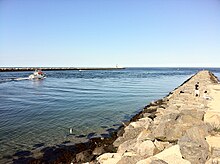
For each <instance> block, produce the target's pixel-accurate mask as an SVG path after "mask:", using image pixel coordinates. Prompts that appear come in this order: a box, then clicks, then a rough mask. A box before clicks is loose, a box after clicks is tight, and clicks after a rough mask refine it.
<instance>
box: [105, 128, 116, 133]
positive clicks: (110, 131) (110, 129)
mask: <svg viewBox="0 0 220 164" xmlns="http://www.w3.org/2000/svg"><path fill="white" fill-rule="evenodd" d="M106 131H107V132H109V133H112V132H115V131H116V129H114V128H109V129H107V130H106Z"/></svg>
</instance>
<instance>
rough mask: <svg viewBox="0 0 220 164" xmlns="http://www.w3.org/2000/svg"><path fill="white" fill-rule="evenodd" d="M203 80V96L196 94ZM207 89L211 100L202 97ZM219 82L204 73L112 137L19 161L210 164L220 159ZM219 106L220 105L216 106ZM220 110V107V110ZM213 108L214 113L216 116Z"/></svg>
mask: <svg viewBox="0 0 220 164" xmlns="http://www.w3.org/2000/svg"><path fill="white" fill-rule="evenodd" d="M197 82H199V91H200V96H199V97H196V96H195V94H194V89H195V84H196V83H197ZM204 91H207V93H208V96H210V97H209V98H204V97H203V95H202V93H203V92H204ZM219 97H220V84H219V81H218V79H217V77H216V76H215V75H214V74H213V73H211V72H209V71H206V70H205V71H200V72H198V73H196V74H195V75H193V76H192V77H190V78H189V79H188V80H186V81H185V82H184V83H183V84H182V85H180V86H179V87H177V88H176V89H174V90H173V91H172V92H170V93H169V94H168V95H167V96H166V97H164V98H162V99H159V100H157V101H154V102H151V103H150V104H149V105H147V106H145V107H144V108H143V110H142V111H140V112H139V113H138V114H136V115H135V116H134V117H133V118H131V120H130V121H129V122H127V123H124V124H123V125H122V126H121V127H119V129H118V130H117V131H115V132H112V133H110V137H106V138H101V137H100V138H92V139H90V140H89V142H86V143H79V144H75V145H74V146H62V145H61V146H59V147H58V148H55V147H49V148H45V150H43V151H42V152H43V153H44V154H43V156H42V157H39V158H32V157H22V158H20V159H17V160H16V161H15V162H17V163H18V162H19V160H20V161H22V162H23V163H25V161H28V162H27V163H32V164H36V163H51V164H52V163H53V164H58V163H74V164H75V163H76V164H77V163H78V164H79V163H90V164H150V163H161V164H165V163H168V164H174V163H175V164H177V163H178V164H190V163H192V164H200V163H205V164H211V163H213V162H216V161H217V162H219V161H220V142H219V141H220V103H219V102H218V99H219ZM216 105H219V106H216ZM218 107H219V108H218ZM213 108H214V109H215V111H214V112H213Z"/></svg>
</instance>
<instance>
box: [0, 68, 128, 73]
mask: <svg viewBox="0 0 220 164" xmlns="http://www.w3.org/2000/svg"><path fill="white" fill-rule="evenodd" d="M36 69H41V70H42V71H65V70H117V69H125V68H121V67H106V68H104V67H103V68H95V67H94V68H92V67H79V68H77V67H5V68H0V72H16V71H34V70H36Z"/></svg>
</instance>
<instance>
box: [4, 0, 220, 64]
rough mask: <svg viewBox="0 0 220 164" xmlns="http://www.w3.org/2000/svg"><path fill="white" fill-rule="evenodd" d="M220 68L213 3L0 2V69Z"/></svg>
mask: <svg viewBox="0 0 220 164" xmlns="http://www.w3.org/2000/svg"><path fill="white" fill-rule="evenodd" d="M116 64H118V65H120V66H125V67H129V66H130V67H135V66H140V67H149V66H186V67H187V66H205V67H207V66H212V67H216V66H217V67H220V0H0V67H4V66H73V67H75V66H76V67H77V66H82V67H83V66H88V67H96V66H97V67H105V66H115V65H116Z"/></svg>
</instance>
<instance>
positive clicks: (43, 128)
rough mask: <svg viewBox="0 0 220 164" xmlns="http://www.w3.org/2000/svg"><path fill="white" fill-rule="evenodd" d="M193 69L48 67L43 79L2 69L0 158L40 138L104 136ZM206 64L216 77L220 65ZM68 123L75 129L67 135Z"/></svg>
mask: <svg viewBox="0 0 220 164" xmlns="http://www.w3.org/2000/svg"><path fill="white" fill-rule="evenodd" d="M198 70H201V68H184V69H183V68H172V69H171V68H128V69H124V70H112V71H48V72H45V73H46V74H47V79H45V80H42V81H31V80H25V78H26V77H28V75H29V74H31V73H32V72H1V73H0V159H1V160H0V163H1V161H4V159H3V157H6V156H8V155H13V154H14V153H16V152H17V151H20V150H31V149H33V147H34V145H36V144H39V143H42V145H44V146H45V147H46V146H51V145H56V144H60V143H62V142H65V141H71V142H81V141H85V140H86V139H87V138H88V137H95V136H100V135H102V136H105V135H106V134H108V130H109V129H112V128H117V127H118V126H119V125H120V123H121V122H122V121H125V120H128V119H130V118H131V116H133V115H134V114H136V113H137V111H138V110H141V109H142V108H143V107H144V106H145V105H147V104H148V103H149V102H151V101H153V100H157V99H159V98H162V97H164V96H166V95H167V94H168V92H170V91H171V90H173V89H174V88H176V87H177V86H179V85H180V84H182V83H183V82H184V81H185V80H186V79H188V78H189V77H190V76H191V75H193V74H194V73H196V72H197V71H198ZM209 70H211V71H213V72H214V73H215V74H216V75H217V76H218V77H220V69H217V68H216V69H214V68H212V69H209ZM16 78H24V79H16ZM69 128H72V129H73V134H74V135H71V136H70V135H68V134H69ZM88 135H89V136H88Z"/></svg>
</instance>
